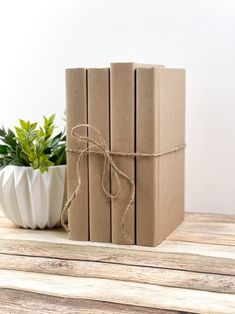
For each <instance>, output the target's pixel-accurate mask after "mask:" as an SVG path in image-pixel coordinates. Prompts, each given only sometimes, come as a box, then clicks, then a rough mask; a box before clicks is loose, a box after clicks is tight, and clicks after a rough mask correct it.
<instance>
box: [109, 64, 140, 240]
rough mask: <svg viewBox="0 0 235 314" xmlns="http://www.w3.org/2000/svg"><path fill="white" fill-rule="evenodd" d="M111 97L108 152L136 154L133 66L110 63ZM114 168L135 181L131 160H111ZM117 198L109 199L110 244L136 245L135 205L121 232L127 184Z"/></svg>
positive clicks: (119, 158) (122, 186)
mask: <svg viewBox="0 0 235 314" xmlns="http://www.w3.org/2000/svg"><path fill="white" fill-rule="evenodd" d="M110 88H111V90H110V96H111V150H112V151H114V152H115V151H116V152H124V153H127V152H134V151H135V70H134V64H133V63H112V64H111V72H110ZM113 158H114V161H115V162H116V164H117V166H118V167H120V169H121V170H122V171H123V172H125V173H126V174H127V175H128V176H130V177H131V179H132V180H134V178H135V160H134V158H125V157H113ZM120 183H121V190H120V195H119V197H118V198H116V199H113V200H112V205H111V207H112V243H116V244H134V243H135V206H134V204H132V206H131V207H130V208H129V211H128V213H127V215H126V217H125V221H124V223H125V226H124V231H125V233H126V235H128V237H126V236H125V234H124V232H123V228H122V217H123V215H124V211H125V208H126V206H127V204H128V201H129V196H130V186H129V183H128V182H127V181H126V180H124V179H122V178H121V180H120ZM111 190H112V193H115V192H116V191H117V184H116V181H115V178H114V173H113V171H111Z"/></svg>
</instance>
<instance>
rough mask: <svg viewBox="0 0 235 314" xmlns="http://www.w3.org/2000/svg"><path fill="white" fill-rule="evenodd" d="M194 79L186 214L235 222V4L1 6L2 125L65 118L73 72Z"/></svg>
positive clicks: (45, 2)
mask: <svg viewBox="0 0 235 314" xmlns="http://www.w3.org/2000/svg"><path fill="white" fill-rule="evenodd" d="M111 61H136V62H145V63H155V64H156V63H158V64H165V65H167V66H171V67H183V68H186V69H187V135H186V139H187V144H188V146H187V153H186V209H187V210H189V211H202V212H217V213H219V212H220V213H231V214H232V213H233V214H235V1H230V0H226V1H225V0H222V1H215V0H213V1H209V0H202V1H200V0H195V1H194V0H191V1H190V0H185V1H184V0H139V1H138V0H119V1H118V0H93V1H92V0H84V1H81V0H63V1H59V0H40V1H39V0H38V1H36V0H28V1H27V0H21V1H17V0H15V1H12V0H5V1H4V0H0V109H1V110H0V124H4V125H5V126H14V125H16V124H17V121H18V118H24V119H32V120H39V119H41V116H42V114H46V115H47V114H51V113H54V112H55V113H56V114H57V117H58V119H57V122H58V123H59V124H62V123H63V121H62V119H61V118H62V116H63V112H64V108H65V88H64V69H65V68H66V67H78V66H86V67H90V66H92V67H95V66H101V67H102V66H108V64H109V62H111Z"/></svg>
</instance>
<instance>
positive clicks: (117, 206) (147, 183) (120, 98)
mask: <svg viewBox="0 0 235 314" xmlns="http://www.w3.org/2000/svg"><path fill="white" fill-rule="evenodd" d="M66 104H67V106H66V107H67V147H68V148H70V149H74V150H79V149H81V148H84V145H90V144H89V143H85V144H84V143H83V144H82V143H79V142H78V141H77V140H76V138H74V137H73V136H72V135H71V131H72V129H73V127H75V126H77V125H80V124H89V125H91V126H94V127H96V128H97V129H98V130H99V131H100V132H101V134H102V136H103V138H104V140H105V143H106V146H107V150H108V151H109V152H122V153H137V154H138V153H140V154H146V155H147V157H143V156H140V157H138V156H132V155H131V156H129V157H128V156H125V155H124V156H119V155H116V156H115V154H114V155H112V154H111V157H112V160H113V161H114V162H115V165H117V167H118V168H119V169H121V171H122V172H123V173H125V174H126V175H127V176H128V177H129V178H131V180H132V181H133V182H134V185H135V198H134V202H132V205H131V206H130V207H129V209H128V211H127V212H126V213H125V219H123V215H124V211H125V209H126V205H127V203H128V200H129V198H130V188H131V187H130V184H129V182H128V180H126V179H125V178H124V177H120V176H119V180H120V185H119V188H120V190H119V195H117V197H113V198H110V197H107V195H106V194H105V193H104V191H103V188H102V173H103V164H104V156H103V155H102V154H92V153H87V154H85V155H84V156H83V158H82V159H81V162H80V166H79V169H80V176H81V186H80V192H79V195H78V196H77V197H76V199H75V200H74V202H73V204H72V205H71V208H70V209H69V211H68V225H69V238H70V239H71V240H80V241H97V242H106V243H115V244H137V245H144V246H156V245H158V244H159V243H160V242H161V241H162V240H164V239H165V238H166V237H167V236H168V235H169V234H170V233H171V232H172V231H173V230H174V229H175V228H176V226H177V225H178V224H179V223H181V222H182V221H183V219H184V155H185V151H184V149H183V148H182V149H178V150H177V149H176V150H174V148H177V147H184V146H183V145H184V143H185V71H184V69H173V68H167V67H164V66H160V65H145V64H136V63H111V65H110V68H89V69H86V68H74V69H67V70H66ZM80 133H82V134H83V135H85V136H88V137H89V138H96V139H97V138H98V136H97V132H95V130H94V129H92V128H83V129H81V130H80ZM82 145H83V147H82ZM172 149H173V152H169V151H171V150H172ZM162 152H163V154H162V155H161V156H155V155H154V156H153V157H151V156H150V155H151V154H156V155H157V154H159V153H162ZM164 152H168V153H166V154H164ZM78 156H79V154H76V153H74V152H70V151H69V150H68V152H67V164H68V169H67V170H68V171H67V182H68V196H70V195H71V194H72V193H73V192H74V190H75V189H76V186H77V183H78V177H77V161H78ZM110 168H111V167H110V165H109V164H107V168H106V170H107V171H106V175H105V187H106V189H107V190H108V191H110V193H112V194H115V193H116V191H117V189H118V184H117V178H116V177H115V174H114V172H113V170H112V169H111V170H110ZM123 229H124V231H125V232H123ZM126 235H128V238H127V237H126Z"/></svg>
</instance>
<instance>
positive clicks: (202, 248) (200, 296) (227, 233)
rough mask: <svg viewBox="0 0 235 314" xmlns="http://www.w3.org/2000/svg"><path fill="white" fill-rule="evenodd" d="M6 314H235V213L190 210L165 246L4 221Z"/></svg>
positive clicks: (1, 286) (1, 270) (1, 269)
mask: <svg viewBox="0 0 235 314" xmlns="http://www.w3.org/2000/svg"><path fill="white" fill-rule="evenodd" d="M0 295H1V298H0V313H4V314H5V313H6V314H8V313H64V312H65V311H66V313H105V314H106V313H163V314H165V313H213V314H216V313H218V314H219V313H220V314H224V313H231V314H233V313H235V216H231V217H229V216H226V215H210V214H195V213H188V214H186V219H185V221H184V223H182V224H181V225H180V226H179V227H178V228H177V229H176V230H175V231H174V232H173V233H172V234H171V235H169V237H168V238H167V239H166V240H165V241H163V242H162V243H161V244H160V245H159V246H157V247H139V246H126V245H113V244H104V243H91V242H78V241H69V240H68V239H67V234H66V233H65V232H64V231H63V230H62V229H53V230H25V229H18V228H16V227H15V226H14V225H13V224H12V223H10V222H9V220H7V219H6V218H0Z"/></svg>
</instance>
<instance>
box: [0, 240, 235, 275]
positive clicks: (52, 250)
mask: <svg viewBox="0 0 235 314" xmlns="http://www.w3.org/2000/svg"><path fill="white" fill-rule="evenodd" d="M70 243H71V242H70ZM218 247H219V246H218ZM0 253H2V254H10V255H23V256H37V257H49V258H50V257H51V258H59V259H66V260H80V261H99V262H104V263H114V264H123V265H135V266H148V267H159V268H169V269H178V270H188V271H196V272H208V273H214V274H224V275H235V259H231V258H220V257H211V256H202V255H197V254H182V253H171V252H170V253H168V252H156V251H143V250H128V249H123V248H119V247H118V246H115V247H100V246H94V245H93V246H91V245H78V244H77V245H72V244H59V243H46V242H39V241H29V240H28V241H22V240H0Z"/></svg>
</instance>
